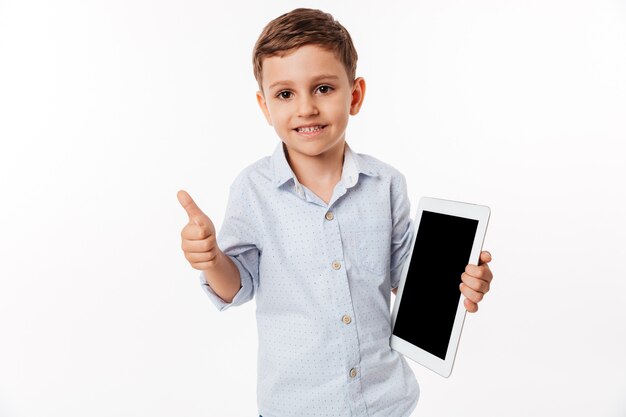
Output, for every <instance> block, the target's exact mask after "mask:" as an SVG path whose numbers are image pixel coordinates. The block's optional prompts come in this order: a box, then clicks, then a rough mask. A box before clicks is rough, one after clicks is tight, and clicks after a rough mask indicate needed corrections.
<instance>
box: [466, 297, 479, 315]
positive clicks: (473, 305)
mask: <svg viewBox="0 0 626 417" xmlns="http://www.w3.org/2000/svg"><path fill="white" fill-rule="evenodd" d="M463 305H464V306H465V309H466V310H467V312H468V313H475V312H477V311H478V304H476V303H473V302H471V301H470V300H468V299H467V298H466V299H465V300H463Z"/></svg>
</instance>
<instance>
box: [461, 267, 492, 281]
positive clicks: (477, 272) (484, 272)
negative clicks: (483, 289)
mask: <svg viewBox="0 0 626 417" xmlns="http://www.w3.org/2000/svg"><path fill="white" fill-rule="evenodd" d="M465 273H466V274H468V275H471V276H473V277H474V278H478V279H481V280H483V281H486V282H491V280H492V279H493V274H492V273H491V269H489V265H487V264H484V265H481V266H476V265H472V264H469V265H467V266H466V267H465Z"/></svg>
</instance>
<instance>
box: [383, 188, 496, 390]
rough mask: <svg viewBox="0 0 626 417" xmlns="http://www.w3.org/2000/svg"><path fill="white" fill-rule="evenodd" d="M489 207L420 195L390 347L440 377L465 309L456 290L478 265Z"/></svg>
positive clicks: (445, 369) (447, 369) (444, 372)
mask: <svg viewBox="0 0 626 417" xmlns="http://www.w3.org/2000/svg"><path fill="white" fill-rule="evenodd" d="M489 214H490V210H489V207H486V206H480V205H476V204H469V203H462V202H459V201H451V200H442V199H437V198H430V197H422V198H421V199H420V201H419V204H418V207H417V212H416V214H415V221H414V229H413V230H414V232H415V231H416V232H415V233H413V241H412V242H411V250H410V253H409V256H408V257H407V258H406V261H405V263H404V266H403V269H402V275H401V280H400V285H399V287H398V292H397V295H396V300H395V303H394V306H393V312H392V317H391V320H392V332H391V339H390V344H391V348H392V349H394V350H396V351H398V352H400V353H402V354H403V355H405V356H406V357H408V358H410V359H412V360H413V361H415V362H417V363H419V364H421V365H423V366H425V367H427V368H429V369H431V370H432V371H434V372H436V373H438V374H439V375H441V376H443V377H446V378H447V377H449V376H450V374H451V373H452V365H453V364H454V358H455V356H456V352H457V347H458V345H459V339H460V337H461V329H462V327H463V320H464V319H465V313H466V310H465V306H464V305H463V296H462V294H461V291H460V289H459V285H460V284H461V274H462V273H463V272H464V271H465V267H466V266H467V264H470V263H471V264H474V265H477V264H478V260H479V257H480V252H481V250H482V246H483V240H484V238H485V232H486V231H487V223H488V221H489Z"/></svg>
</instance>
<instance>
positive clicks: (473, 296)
mask: <svg viewBox="0 0 626 417" xmlns="http://www.w3.org/2000/svg"><path fill="white" fill-rule="evenodd" d="M459 287H460V289H461V294H463V295H464V296H465V298H467V299H468V300H470V301H471V302H473V303H476V304H478V303H480V302H481V300H482V299H483V297H484V296H485V294H483V293H482V292H478V291H475V290H473V289H472V288H470V287H468V286H467V285H466V284H465V283H461V285H460V286H459Z"/></svg>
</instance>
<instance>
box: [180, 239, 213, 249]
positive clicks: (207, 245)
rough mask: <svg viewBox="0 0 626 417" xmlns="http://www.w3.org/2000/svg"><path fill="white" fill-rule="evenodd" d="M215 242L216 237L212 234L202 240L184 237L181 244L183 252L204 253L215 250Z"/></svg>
mask: <svg viewBox="0 0 626 417" xmlns="http://www.w3.org/2000/svg"><path fill="white" fill-rule="evenodd" d="M215 243H216V242H215V237H214V236H210V237H208V238H206V239H202V240H189V239H183V243H182V245H181V246H182V249H183V252H195V253H202V252H209V251H211V250H213V249H214V248H215Z"/></svg>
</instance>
